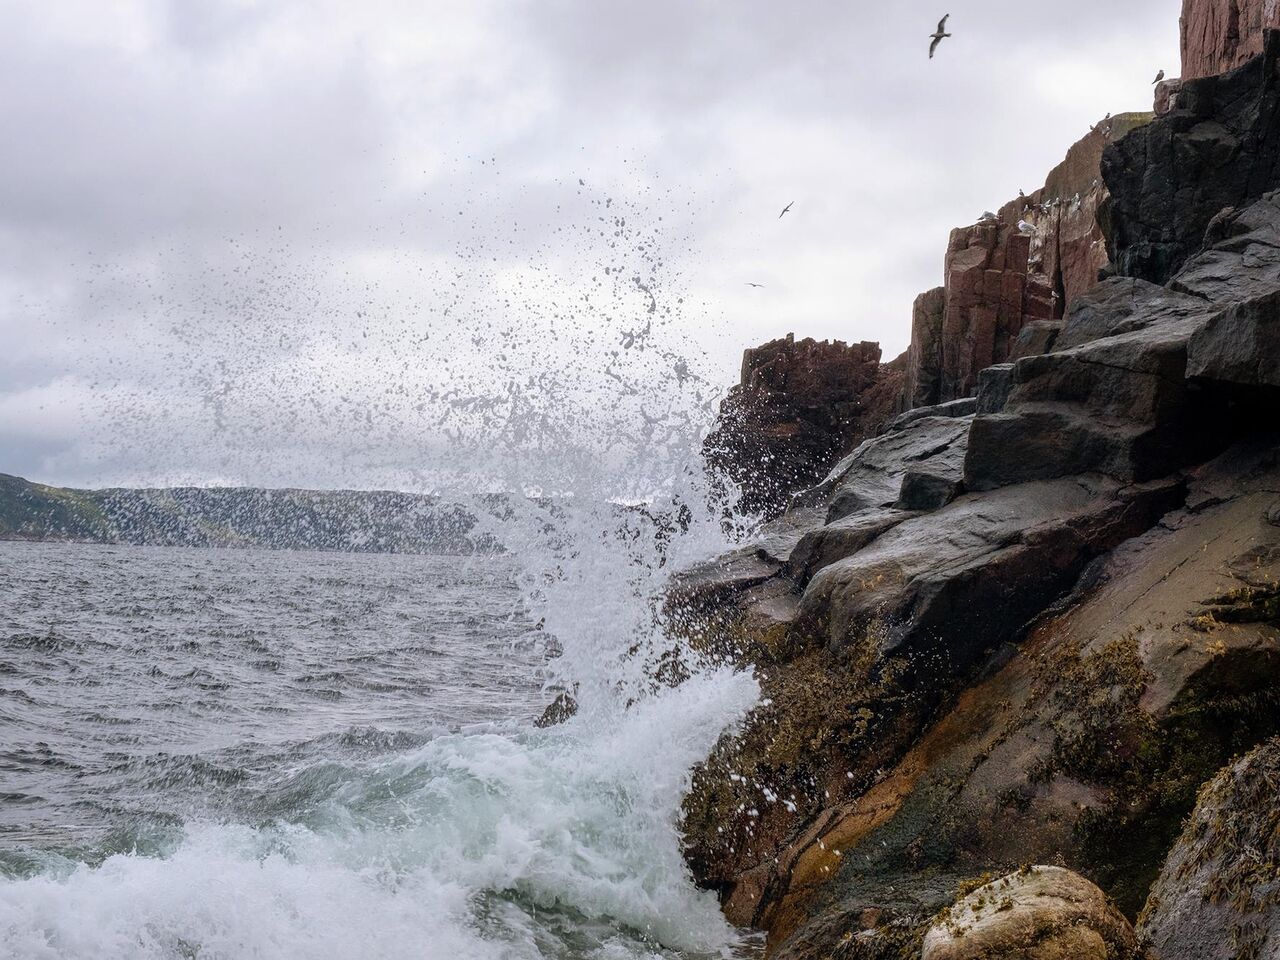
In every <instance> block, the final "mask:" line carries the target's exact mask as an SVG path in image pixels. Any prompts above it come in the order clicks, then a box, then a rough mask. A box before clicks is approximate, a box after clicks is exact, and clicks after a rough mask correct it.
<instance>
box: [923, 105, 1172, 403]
mask: <svg viewBox="0 0 1280 960" xmlns="http://www.w3.org/2000/svg"><path fill="white" fill-rule="evenodd" d="M1150 118H1151V117H1150V115H1149V114H1132V113H1131V114H1123V115H1121V116H1118V117H1108V118H1107V119H1105V120H1102V121H1101V122H1099V123H1098V124H1097V126H1096V127H1095V128H1094V129H1093V130H1092V131H1090V132H1089V134H1088V135H1087V136H1086V137H1084V138H1083V139H1082V140H1080V141H1079V142H1078V143H1076V144H1075V145H1074V146H1072V147H1071V149H1070V150H1069V151H1068V152H1067V157H1066V159H1065V160H1063V162H1062V163H1061V164H1059V165H1058V166H1057V167H1055V168H1054V169H1053V170H1052V171H1050V173H1049V176H1048V178H1047V179H1046V180H1045V185H1044V186H1043V187H1041V188H1040V189H1039V190H1037V191H1035V192H1034V193H1032V194H1030V195H1028V196H1020V197H1018V198H1017V199H1016V200H1011V201H1009V202H1008V203H1006V204H1005V205H1004V206H1002V207H1001V208H1000V209H999V210H998V211H996V212H995V216H994V217H993V218H990V219H985V220H982V221H979V222H978V223H976V224H974V225H973V226H969V227H960V228H957V229H955V230H953V231H951V239H950V241H949V242H948V244H947V253H946V257H945V262H944V267H943V276H944V278H945V282H944V285H943V286H942V287H940V288H938V289H935V290H931V291H929V292H928V293H925V294H922V295H921V296H920V297H919V298H918V299H917V300H916V303H915V309H914V311H913V315H912V320H911V349H910V350H909V351H908V355H907V356H908V359H907V370H906V381H905V383H904V387H903V398H902V401H901V403H900V405H899V408H900V409H904V410H909V409H911V408H913V407H926V406H931V405H933V404H937V403H945V402H946V401H948V400H954V399H957V398H959V397H967V396H972V395H973V392H974V390H975V389H976V388H977V384H978V374H979V372H980V371H982V370H984V369H985V368H987V367H989V366H991V365H992V364H996V363H1003V362H1004V361H1006V360H1008V359H1010V358H1011V357H1013V356H1015V355H1017V354H1018V353H1019V351H1025V350H1027V349H1032V348H1033V346H1034V344H1035V343H1036V342H1038V341H1039V340H1041V339H1042V338H1043V337H1045V336H1051V335H1052V331H1053V330H1054V329H1056V326H1057V324H1056V321H1059V320H1061V318H1062V315H1063V313H1064V312H1065V310H1066V308H1067V307H1068V306H1069V305H1070V304H1071V302H1072V301H1074V300H1075V299H1076V297H1078V296H1080V295H1081V294H1082V293H1084V292H1085V291H1087V290H1089V289H1090V288H1091V287H1093V285H1094V284H1095V283H1097V282H1098V272H1099V271H1100V270H1101V269H1102V268H1103V267H1105V266H1106V265H1107V262H1108V255H1107V249H1106V243H1105V241H1104V238H1103V234H1102V230H1101V228H1100V227H1099V226H1098V211H1099V209H1101V208H1102V207H1103V205H1104V204H1105V203H1106V202H1107V200H1108V193H1107V189H1106V187H1105V185H1104V184H1103V181H1102V174H1101V163H1102V154H1103V150H1104V148H1105V147H1106V146H1107V144H1109V143H1112V142H1114V141H1116V140H1118V139H1120V138H1121V137H1123V136H1125V135H1126V134H1127V133H1129V131H1131V130H1133V129H1134V128H1135V127H1137V126H1139V125H1141V124H1143V123H1145V122H1147V121H1148V120H1149V119H1150ZM1020 224H1023V225H1024V226H1021V227H1020V226H1019V225H1020ZM1033 324H1035V325H1036V326H1034V327H1033V328H1032V329H1031V330H1029V331H1027V340H1028V343H1027V345H1025V346H1020V345H1019V337H1021V336H1022V335H1023V332H1024V330H1027V328H1028V326H1030V325H1033Z"/></svg>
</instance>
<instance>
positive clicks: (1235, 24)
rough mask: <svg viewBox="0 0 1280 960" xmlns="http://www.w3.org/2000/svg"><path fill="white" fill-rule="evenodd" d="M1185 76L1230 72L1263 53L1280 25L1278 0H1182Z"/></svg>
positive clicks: (1183, 71)
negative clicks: (1267, 37)
mask: <svg viewBox="0 0 1280 960" xmlns="http://www.w3.org/2000/svg"><path fill="white" fill-rule="evenodd" d="M1179 25H1180V27H1181V32H1182V79H1184V80H1195V79H1198V78H1199V77H1208V76H1212V75H1213V74H1215V73H1226V72H1227V71H1229V70H1234V69H1235V68H1236V67H1238V66H1240V65H1241V64H1243V63H1245V62H1246V61H1248V60H1251V59H1252V58H1254V57H1256V56H1257V55H1258V54H1260V53H1261V52H1262V42H1263V35H1264V33H1265V31H1267V30H1274V29H1276V28H1280V2H1278V0H1182V19H1181V21H1180V24H1179Z"/></svg>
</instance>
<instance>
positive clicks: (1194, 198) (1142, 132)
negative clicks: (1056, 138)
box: [1102, 30, 1280, 284]
mask: <svg viewBox="0 0 1280 960" xmlns="http://www.w3.org/2000/svg"><path fill="white" fill-rule="evenodd" d="M1262 49H1263V52H1262V54H1261V55H1260V56H1257V57H1254V58H1253V59H1252V60H1249V61H1248V62H1247V63H1245V64H1244V65H1243V66H1240V67H1239V68H1237V69H1235V70H1233V71H1232V72H1230V73H1227V74H1222V75H1218V76H1209V77H1204V78H1201V79H1197V80H1188V81H1184V82H1183V84H1182V86H1181V88H1180V90H1179V92H1178V97H1177V102H1176V105H1175V106H1174V107H1173V109H1171V110H1170V111H1169V112H1168V113H1166V114H1165V115H1163V116H1161V117H1159V118H1157V119H1156V120H1155V121H1153V122H1152V123H1150V124H1147V125H1146V126H1144V127H1141V128H1139V129H1137V130H1135V131H1134V132H1132V133H1131V134H1130V135H1128V136H1126V137H1123V138H1121V139H1119V140H1117V141H1115V142H1114V143H1112V144H1111V145H1110V146H1108V148H1107V149H1106V152H1105V153H1104V154H1103V158H1102V176H1103V180H1104V181H1105V183H1106V185H1107V188H1108V189H1109V190H1110V192H1111V202H1110V204H1109V206H1108V210H1107V216H1106V219H1107V222H1108V228H1109V229H1108V233H1109V242H1110V245H1111V249H1112V251H1113V254H1114V255H1113V257H1112V260H1113V261H1114V263H1115V266H1116V269H1117V270H1118V271H1119V273H1120V274H1121V275H1124V276H1131V277H1139V278H1141V279H1144V280H1150V281H1152V282H1153V283H1160V284H1163V283H1165V282H1167V281H1168V280H1169V279H1170V278H1172V277H1173V275H1174V274H1175V273H1177V271H1178V270H1179V269H1181V267H1182V265H1183V264H1184V263H1185V262H1186V260H1187V259H1188V258H1189V257H1191V256H1193V255H1194V254H1195V252H1196V251H1197V250H1199V249H1200V247H1201V245H1202V244H1203V243H1204V242H1205V241H1206V239H1209V240H1210V241H1212V240H1213V239H1214V238H1213V237H1212V235H1210V236H1209V237H1208V238H1206V231H1207V230H1208V228H1209V226H1210V224H1211V223H1212V222H1213V221H1214V218H1215V217H1218V216H1219V214H1222V213H1223V212H1224V211H1229V210H1231V209H1232V208H1234V209H1242V208H1244V207H1246V206H1248V205H1249V204H1251V203H1252V202H1253V201H1255V200H1257V199H1258V198H1259V197H1261V196H1262V195H1263V194H1264V193H1266V192H1267V191H1269V190H1273V189H1275V187H1276V185H1277V183H1278V182H1280V77H1278V76H1277V74H1276V69H1275V67H1276V58H1277V54H1280V33H1277V32H1276V31H1274V30H1271V31H1267V32H1266V34H1265V36H1264V40H1263V43H1262Z"/></svg>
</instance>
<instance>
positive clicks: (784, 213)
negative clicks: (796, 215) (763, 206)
mask: <svg viewBox="0 0 1280 960" xmlns="http://www.w3.org/2000/svg"><path fill="white" fill-rule="evenodd" d="M795 205H796V202H795V201H794V200H792V201H791V202H790V203H788V204H787V205H786V206H785V207H783V208H782V212H781V213H780V214H778V219H779V220H781V219H782V218H783V217H785V216H786V215H787V214H788V213H790V212H791V208H792V207H794V206H795Z"/></svg>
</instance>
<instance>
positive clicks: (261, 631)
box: [0, 511, 757, 960]
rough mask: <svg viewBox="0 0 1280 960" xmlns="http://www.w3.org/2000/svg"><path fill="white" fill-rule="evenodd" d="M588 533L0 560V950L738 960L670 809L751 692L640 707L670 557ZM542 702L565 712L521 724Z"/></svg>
mask: <svg viewBox="0 0 1280 960" xmlns="http://www.w3.org/2000/svg"><path fill="white" fill-rule="evenodd" d="M615 520H616V511H615V512H614V513H613V514H608V515H607V517H606V521H607V522H602V523H601V524H598V525H597V527H596V528H589V530H590V531H591V532H589V534H588V535H583V533H582V529H581V528H579V530H578V532H577V533H576V534H575V535H574V536H573V537H565V536H563V535H561V533H558V532H557V529H556V528H555V526H554V524H551V523H547V522H540V523H533V524H526V525H524V526H522V527H521V528H520V529H523V530H527V531H529V533H528V536H527V538H526V539H525V540H524V541H521V540H520V537H518V536H516V537H512V536H508V537H507V542H510V543H513V544H514V549H513V550H512V552H511V553H510V554H508V555H501V556H496V557H465V558H459V557H438V556H386V555H345V554H319V553H288V552H253V551H232V550H225V551H219V550H188V549H179V548H139V547H124V546H119V547H117V546H81V545H60V544H28V543H0V957H3V958H24V960H25V958H39V960H44V958H94V960H111V958H120V960H124V958H129V960H133V958H188V960H190V958H200V960H215V958H216V960H222V958H227V960H231V958H249V957H253V958H437V957H439V958H448V960H471V958H512V960H518V958H542V957H546V958H599V960H626V958H633V957H637V958H638V957H672V958H675V957H682V958H699V957H729V956H745V955H750V954H752V953H753V952H754V951H755V949H756V947H755V944H754V943H753V941H752V940H751V939H750V938H747V937H744V936H743V935H742V934H741V933H740V932H739V931H735V930H733V929H731V928H730V927H728V926H727V925H726V923H725V922H724V920H723V918H722V916H721V914H720V912H719V909H718V907H717V904H716V901H715V898H714V896H713V895H712V894H710V893H708V892H706V891H700V890H697V889H696V888H695V887H694V885H693V884H692V883H691V881H690V878H689V876H688V873H687V870H686V868H685V866H684V863H683V861H682V859H681V856H680V850H679V824H678V811H679V803H680V798H681V796H682V794H683V792H684V790H685V789H686V785H687V778H688V774H689V770H690V768H691V767H692V766H693V765H694V764H695V763H696V762H697V761H698V760H699V759H701V758H702V757H703V756H705V754H706V753H707V751H708V750H709V749H710V748H711V746H712V745H713V743H714V742H715V740H716V738H717V737H718V736H719V735H720V734H721V732H722V731H724V730H725V729H727V728H729V727H731V726H732V725H733V724H734V723H736V722H737V721H738V720H739V719H740V718H741V716H742V715H743V714H744V713H745V711H746V710H747V709H749V708H750V706H751V704H752V703H753V702H754V698H755V697H756V695H757V689H756V686H755V684H754V682H753V681H752V680H751V679H750V678H749V677H747V676H745V675H742V674H738V673H733V672H731V671H728V670H726V669H716V668H711V667H707V668H702V669H695V671H694V676H693V677H692V678H691V679H690V680H688V681H687V682H685V683H683V684H681V685H680V686H678V687H675V688H666V687H662V686H661V685H655V684H653V683H652V681H651V677H652V664H653V661H654V658H655V657H660V656H662V655H663V654H664V653H666V654H669V653H670V642H669V641H668V640H666V639H665V637H664V636H663V634H662V630H661V624H660V616H659V615H658V614H656V613H655V610H656V609H657V607H656V605H655V604H654V602H653V598H654V595H655V593H656V591H657V590H659V589H660V585H661V582H662V580H663V578H664V577H665V576H666V572H665V570H666V567H667V563H666V558H667V555H668V554H669V553H671V549H670V544H669V543H667V544H666V545H665V547H664V548H663V549H664V550H665V551H667V552H666V553H663V554H662V557H661V558H659V555H658V554H657V553H655V552H654V549H655V548H653V547H652V546H645V547H644V548H638V547H637V546H636V543H637V536H635V535H634V534H635V533H636V531H635V530H630V531H627V530H623V531H621V532H619V530H618V529H617V528H616V525H615V526H611V524H614V522H615ZM629 522H630V521H629ZM646 529H647V528H646ZM508 532H510V531H508ZM646 536H647V534H646ZM640 539H644V538H640ZM659 539H661V538H659ZM566 544H567V546H566ZM707 549H710V546H708V547H707ZM530 557H535V559H534V560H532V561H531V560H530ZM548 684H554V685H558V687H559V688H564V687H568V686H572V687H573V688H574V689H575V690H576V691H577V693H578V699H579V701H580V703H581V704H582V709H581V710H580V711H579V714H578V715H577V716H576V717H574V718H573V719H572V720H571V721H569V722H568V723H566V724H563V725H561V726H559V727H555V728H551V729H545V730H543V729H537V728H536V727H535V726H534V724H533V720H534V719H535V718H536V717H537V715H538V714H539V713H540V712H541V709H542V708H543V706H544V705H545V704H546V702H547V701H548V699H549V696H550V694H549V692H548V690H547V689H545V688H544V687H545V686H546V685H548Z"/></svg>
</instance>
